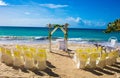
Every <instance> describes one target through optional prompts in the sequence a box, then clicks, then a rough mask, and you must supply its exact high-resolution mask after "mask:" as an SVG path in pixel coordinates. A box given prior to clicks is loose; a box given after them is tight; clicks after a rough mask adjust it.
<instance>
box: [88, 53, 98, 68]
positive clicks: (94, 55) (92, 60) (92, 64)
mask: <svg viewBox="0 0 120 78" xmlns="http://www.w3.org/2000/svg"><path fill="white" fill-rule="evenodd" d="M89 57H90V61H89V65H90V68H96V64H97V60H98V58H99V57H100V53H98V52H94V53H90V54H89Z"/></svg>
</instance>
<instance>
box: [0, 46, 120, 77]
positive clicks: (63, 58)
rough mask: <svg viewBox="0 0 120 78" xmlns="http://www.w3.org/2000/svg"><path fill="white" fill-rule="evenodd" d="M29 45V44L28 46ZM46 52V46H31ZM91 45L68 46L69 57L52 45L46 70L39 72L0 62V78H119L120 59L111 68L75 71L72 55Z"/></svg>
mask: <svg viewBox="0 0 120 78" xmlns="http://www.w3.org/2000/svg"><path fill="white" fill-rule="evenodd" d="M28 45H29V44H28ZM1 46H7V47H12V46H14V45H6V44H4V45H3V44H1ZM32 46H37V47H38V46H40V47H41V48H45V49H47V50H48V47H49V46H48V44H37V45H36V44H33V45H32ZM81 46H83V47H86V46H88V47H89V46H93V45H90V44H89V45H88V44H87V45H85V44H68V48H69V49H70V50H71V53H70V56H69V55H68V53H66V52H64V51H60V50H58V45H56V44H53V45H52V52H51V53H50V52H48V53H47V68H46V69H45V70H43V71H40V70H33V71H32V70H26V69H22V68H16V67H14V66H8V65H6V64H4V63H1V62H0V78H120V58H118V59H117V63H115V65H112V66H106V67H105V68H104V69H94V70H90V69H88V70H87V69H86V70H83V69H77V68H76V65H75V63H74V61H73V55H74V52H75V50H76V49H77V48H79V47H81Z"/></svg>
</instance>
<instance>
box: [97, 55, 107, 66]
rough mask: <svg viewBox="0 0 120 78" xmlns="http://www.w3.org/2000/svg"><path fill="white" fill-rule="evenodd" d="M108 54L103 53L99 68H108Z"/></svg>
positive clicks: (98, 62) (98, 61) (98, 64)
mask: <svg viewBox="0 0 120 78" xmlns="http://www.w3.org/2000/svg"><path fill="white" fill-rule="evenodd" d="M106 58H107V53H102V54H101V56H100V58H99V59H98V60H97V67H99V68H103V67H105V66H106Z"/></svg>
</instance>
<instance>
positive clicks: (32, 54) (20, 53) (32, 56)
mask: <svg viewBox="0 0 120 78" xmlns="http://www.w3.org/2000/svg"><path fill="white" fill-rule="evenodd" d="M0 55H1V62H4V63H5V64H7V65H14V66H17V67H23V66H24V67H25V68H27V69H33V68H37V69H39V70H43V69H45V68H46V60H47V55H46V49H41V48H36V47H30V46H25V45H16V46H15V47H14V48H7V47H3V46H2V47H0Z"/></svg>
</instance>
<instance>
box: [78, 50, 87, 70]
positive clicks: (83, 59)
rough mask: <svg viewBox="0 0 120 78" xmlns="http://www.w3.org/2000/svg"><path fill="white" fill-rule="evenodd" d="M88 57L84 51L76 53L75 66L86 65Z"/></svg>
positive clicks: (82, 66) (83, 66) (81, 66)
mask: <svg viewBox="0 0 120 78" xmlns="http://www.w3.org/2000/svg"><path fill="white" fill-rule="evenodd" d="M88 59H89V54H88V53H86V52H81V53H79V54H78V59H77V64H76V66H77V68H78V69H79V68H81V69H84V68H85V67H86V66H87V62H88Z"/></svg>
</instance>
